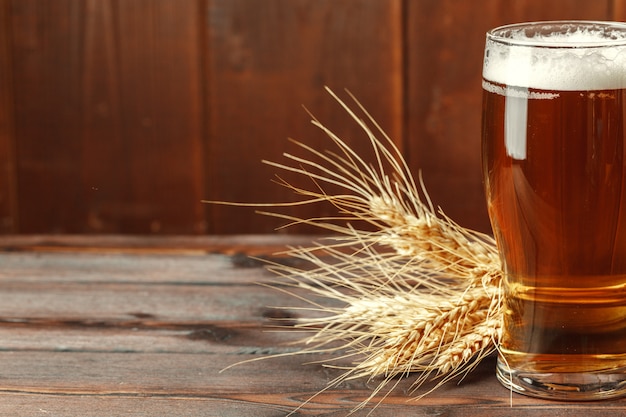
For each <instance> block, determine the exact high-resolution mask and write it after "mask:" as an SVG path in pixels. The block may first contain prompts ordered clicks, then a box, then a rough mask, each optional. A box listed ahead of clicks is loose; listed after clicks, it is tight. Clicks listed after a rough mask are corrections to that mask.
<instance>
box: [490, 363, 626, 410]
mask: <svg viewBox="0 0 626 417" xmlns="http://www.w3.org/2000/svg"><path fill="white" fill-rule="evenodd" d="M496 376H497V377H498V380H499V381H500V383H501V384H502V385H504V386H505V387H507V388H508V389H510V390H512V391H513V392H517V393H519V394H523V395H529V396H532V397H538V398H544V399H552V400H565V401H597V400H605V399H610V398H618V397H624V396H626V370H625V369H615V370H613V371H610V372H602V373H593V372H584V373H583V372H581V373H577V372H556V373H547V372H546V373H541V372H530V371H527V370H516V369H511V368H509V367H508V366H507V365H506V363H504V361H502V360H501V358H498V364H497V366H496Z"/></svg>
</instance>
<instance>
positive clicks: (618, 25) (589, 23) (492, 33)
mask: <svg viewBox="0 0 626 417" xmlns="http://www.w3.org/2000/svg"><path fill="white" fill-rule="evenodd" d="M568 26H571V27H572V28H590V29H591V28H596V29H598V30H603V31H607V29H608V30H611V29H615V30H617V31H619V32H620V33H622V34H623V37H620V38H609V37H607V38H603V39H601V40H593V41H589V42H584V41H580V40H573V41H563V40H549V39H543V40H537V39H536V38H533V37H526V38H521V39H519V38H512V37H510V34H511V32H513V31H516V30H517V31H520V30H524V29H541V28H545V29H548V28H550V27H552V28H566V27H568ZM506 34H509V36H508V37H507V36H506ZM487 40H488V41H492V42H496V43H499V44H502V45H508V46H529V47H535V48H570V49H584V48H603V47H610V46H620V45H623V46H626V22H617V21H602V20H544V21H529V22H520V23H510V24H506V25H501V26H497V27H495V28H493V29H490V30H488V31H487Z"/></svg>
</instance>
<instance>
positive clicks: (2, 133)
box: [0, 0, 19, 233]
mask: <svg viewBox="0 0 626 417" xmlns="http://www.w3.org/2000/svg"><path fill="white" fill-rule="evenodd" d="M10 13H11V7H10V4H9V0H0V233H13V232H15V231H16V230H17V221H18V217H17V216H18V210H19V208H18V204H17V190H16V176H15V131H14V129H13V76H12V71H11V69H12V68H11V49H12V44H11V20H10Z"/></svg>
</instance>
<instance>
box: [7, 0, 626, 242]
mask: <svg viewBox="0 0 626 417" xmlns="http://www.w3.org/2000/svg"><path fill="white" fill-rule="evenodd" d="M625 10H626V9H625V8H624V6H623V5H622V2H621V1H618V0H598V1H586V0H564V1H561V2H558V3H556V2H545V1H543V0H518V1H515V2H510V1H506V0H477V1H474V2H465V3H459V2H456V1H451V0H443V1H436V0H423V1H422V0H420V1H409V0H390V1H379V0H266V1H263V4H262V6H260V3H259V1H258V0H132V1H124V0H54V1H50V0H0V23H2V28H1V30H0V233H7V232H11V233H47V234H53V233H55V234H67V233H89V234H96V233H97V234H105V233H126V234H130V233H133V234H164V235H174V234H207V233H208V234H233V233H268V232H272V231H273V230H274V229H275V228H280V227H281V226H282V225H283V224H284V223H285V221H283V220H280V219H276V218H273V217H267V216H261V215H258V214H256V212H255V211H256V210H255V208H251V207H234V206H224V205H209V204H203V203H201V200H218V201H230V202H245V203H258V202H260V203H275V202H283V201H293V200H295V199H297V198H298V197H297V196H295V195H294V194H293V193H292V192H291V191H290V190H288V189H286V188H283V187H280V186H279V185H277V184H275V183H273V182H272V180H273V179H274V178H275V176H276V175H277V174H280V175H282V176H284V177H286V179H288V180H289V181H291V182H293V183H295V185H297V186H305V187H306V188H311V187H313V188H315V187H317V184H315V183H314V182H312V181H310V179H307V178H301V177H298V176H294V175H290V174H288V173H282V172H280V171H279V170H278V169H276V168H272V167H269V166H267V165H264V164H263V163H262V162H261V161H262V160H264V159H265V160H271V161H276V162H286V159H285V158H284V156H283V153H284V152H288V153H294V154H296V155H297V156H303V157H310V155H308V154H307V153H306V152H304V151H302V150H301V149H299V148H297V147H296V146H294V145H293V144H292V143H290V142H289V141H288V137H293V138H295V139H297V140H301V141H303V142H305V143H306V144H308V145H310V146H312V147H313V148H315V149H317V150H320V151H323V150H326V149H332V145H331V143H330V141H329V140H328V139H327V138H326V137H325V135H324V134H323V133H322V132H320V131H319V130H318V129H316V128H315V127H314V126H312V125H311V123H310V119H311V116H310V115H309V114H308V113H307V111H305V109H303V108H302V107H303V106H306V108H307V109H308V110H309V111H310V112H311V113H312V115H313V116H314V117H316V118H318V119H319V120H320V121H321V122H322V123H323V124H324V125H326V126H328V127H329V128H331V129H332V130H333V131H334V132H335V133H336V134H337V135H338V136H339V137H341V138H342V139H345V140H346V141H347V142H348V143H349V144H350V145H351V146H352V147H353V148H354V149H355V150H356V151H357V152H358V153H359V154H361V155H363V156H364V157H365V159H367V160H371V161H373V160H375V159H374V157H373V155H372V154H371V152H370V150H369V145H368V140H367V137H366V136H365V135H364V134H363V133H362V132H361V130H360V128H359V127H358V126H357V125H356V124H355V123H354V122H353V121H352V120H351V119H350V117H348V116H347V115H346V114H345V112H344V111H343V110H342V109H341V107H340V106H339V105H338V104H337V103H336V102H335V101H334V100H333V99H332V98H331V97H330V95H329V94H328V93H327V92H326V91H325V90H324V86H328V87H330V88H332V89H333V90H334V91H335V92H337V93H338V94H340V96H341V97H342V98H343V99H348V100H349V97H348V95H347V94H346V93H345V92H344V89H348V90H350V91H351V92H352V93H353V94H354V95H355V96H356V98H358V99H359V100H360V101H361V102H362V104H363V105H364V106H365V107H366V108H367V109H368V110H369V112H370V113H371V114H372V116H373V117H374V118H375V119H376V120H377V121H378V122H379V123H380V125H381V127H382V128H383V129H384V130H385V131H386V132H387V133H388V134H389V136H390V137H391V138H392V140H393V141H394V143H395V144H397V145H398V147H399V148H400V150H401V151H402V152H403V154H404V156H405V157H406V159H407V160H408V162H409V166H410V168H411V170H412V172H413V173H414V175H415V176H417V175H418V173H419V172H420V171H421V172H422V173H423V177H424V180H425V183H426V186H427V189H428V191H429V193H430V194H431V197H432V199H433V200H434V202H435V204H436V205H439V206H441V207H442V209H443V210H444V211H445V212H446V213H447V214H449V215H450V216H451V217H452V218H453V219H454V220H455V221H457V222H458V223H460V224H461V225H463V226H466V227H470V228H473V229H478V230H480V231H485V232H489V231H490V226H489V221H488V219H487V213H486V208H485V201H484V197H483V189H482V175H481V164H480V158H481V157H480V120H481V117H480V106H481V94H482V93H481V87H480V74H481V67H482V49H483V42H484V33H485V31H486V30H488V29H489V28H491V27H494V26H497V25H501V24H505V23H511V22H517V21H524V20H544V19H569V18H571V19H591V20H593V19H603V20H604V19H615V20H624V18H625V16H626V15H625ZM328 191H329V192H335V191H337V190H336V189H335V188H333V187H332V186H330V187H329V188H328ZM280 211H283V210H280ZM284 212H285V213H286V214H289V215H295V216H297V217H304V218H308V217H322V216H334V215H335V214H336V210H335V208H334V207H332V206H331V205H325V204H320V205H310V206H300V207H297V208H285V210H284ZM279 232H280V233H284V234H289V233H291V234H295V233H319V231H317V230H316V229H312V228H309V227H305V226H298V227H293V228H288V229H280V230H279Z"/></svg>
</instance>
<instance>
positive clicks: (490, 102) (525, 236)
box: [482, 21, 626, 400]
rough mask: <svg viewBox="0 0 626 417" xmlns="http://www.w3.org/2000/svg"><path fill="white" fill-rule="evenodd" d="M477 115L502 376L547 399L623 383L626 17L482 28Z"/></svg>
mask: <svg viewBox="0 0 626 417" xmlns="http://www.w3.org/2000/svg"><path fill="white" fill-rule="evenodd" d="M482 117H483V119H482V129H483V133H482V153H483V174H484V181H485V190H486V198H487V205H488V210H489V216H490V219H491V223H492V227H493V231H494V235H495V238H496V241H497V244H498V250H499V253H500V256H501V259H502V265H503V272H504V282H503V291H504V304H505V309H504V324H503V335H502V339H501V345H500V350H499V355H498V364H497V375H498V378H499V380H500V381H501V382H502V383H503V384H504V385H506V386H507V387H510V388H511V389H512V390H513V391H516V392H519V393H522V394H528V395H532V396H537V397H542V398H553V399H562V400H597V399H604V398H612V397H616V396H621V395H624V394H626V140H625V138H626V24H623V23H617V22H585V21H556V22H531V23H521V24H514V25H507V26H502V27H499V28H496V29H493V30H491V31H489V32H488V33H487V39H486V47H485V55H484V65H483V116H482Z"/></svg>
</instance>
